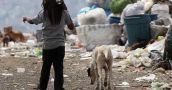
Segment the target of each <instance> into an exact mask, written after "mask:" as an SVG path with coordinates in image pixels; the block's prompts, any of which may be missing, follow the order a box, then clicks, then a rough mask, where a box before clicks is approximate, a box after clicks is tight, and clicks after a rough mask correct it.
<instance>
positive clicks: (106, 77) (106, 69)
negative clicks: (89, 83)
mask: <svg viewBox="0 0 172 90" xmlns="http://www.w3.org/2000/svg"><path fill="white" fill-rule="evenodd" d="M104 70H105V78H104V86H105V88H107V79H108V68H107V67H105V68H104Z"/></svg>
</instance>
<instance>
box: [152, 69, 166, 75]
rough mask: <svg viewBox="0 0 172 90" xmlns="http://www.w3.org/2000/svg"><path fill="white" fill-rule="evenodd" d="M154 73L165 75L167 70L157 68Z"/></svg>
mask: <svg viewBox="0 0 172 90" xmlns="http://www.w3.org/2000/svg"><path fill="white" fill-rule="evenodd" d="M153 72H154V73H162V74H165V73H166V72H165V69H163V68H157V69H156V70H154V71H153Z"/></svg>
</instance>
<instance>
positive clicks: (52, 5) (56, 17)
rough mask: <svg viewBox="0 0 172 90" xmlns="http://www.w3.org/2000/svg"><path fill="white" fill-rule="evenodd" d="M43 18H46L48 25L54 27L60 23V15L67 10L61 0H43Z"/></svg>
mask: <svg viewBox="0 0 172 90" xmlns="http://www.w3.org/2000/svg"><path fill="white" fill-rule="evenodd" d="M42 6H43V10H44V17H47V16H48V19H49V20H50V23H51V24H53V25H55V24H59V23H60V22H61V17H62V13H63V11H64V10H67V7H66V5H65V3H64V1H63V0H43V3H42Z"/></svg>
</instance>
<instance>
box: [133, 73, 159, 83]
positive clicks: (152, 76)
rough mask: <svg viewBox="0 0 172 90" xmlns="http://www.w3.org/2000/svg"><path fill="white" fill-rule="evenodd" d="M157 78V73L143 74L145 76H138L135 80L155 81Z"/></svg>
mask: <svg viewBox="0 0 172 90" xmlns="http://www.w3.org/2000/svg"><path fill="white" fill-rule="evenodd" d="M155 78H156V75H155V74H149V75H146V76H143V77H138V78H136V79H135V80H136V81H138V82H141V81H153V80H155Z"/></svg>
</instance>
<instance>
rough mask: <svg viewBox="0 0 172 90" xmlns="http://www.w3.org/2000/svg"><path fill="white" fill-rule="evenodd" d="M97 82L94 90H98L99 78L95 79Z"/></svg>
mask: <svg viewBox="0 0 172 90" xmlns="http://www.w3.org/2000/svg"><path fill="white" fill-rule="evenodd" d="M96 81H97V86H96V87H95V90H99V77H98V78H97V79H96Z"/></svg>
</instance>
